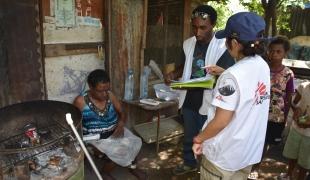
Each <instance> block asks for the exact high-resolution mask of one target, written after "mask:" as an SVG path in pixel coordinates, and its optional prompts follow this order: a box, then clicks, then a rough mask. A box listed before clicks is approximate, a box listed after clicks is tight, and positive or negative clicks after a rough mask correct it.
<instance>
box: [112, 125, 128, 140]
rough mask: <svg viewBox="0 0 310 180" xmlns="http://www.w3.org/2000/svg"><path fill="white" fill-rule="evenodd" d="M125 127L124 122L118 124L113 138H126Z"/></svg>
mask: <svg viewBox="0 0 310 180" xmlns="http://www.w3.org/2000/svg"><path fill="white" fill-rule="evenodd" d="M124 126H125V123H124V122H123V121H119V122H118V123H117V126H116V128H115V130H114V133H113V134H112V136H113V137H116V138H118V137H123V136H124Z"/></svg>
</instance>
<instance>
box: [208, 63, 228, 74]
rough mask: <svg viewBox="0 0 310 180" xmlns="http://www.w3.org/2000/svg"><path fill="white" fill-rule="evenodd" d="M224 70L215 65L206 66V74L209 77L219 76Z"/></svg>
mask: <svg viewBox="0 0 310 180" xmlns="http://www.w3.org/2000/svg"><path fill="white" fill-rule="evenodd" d="M224 71H225V69H223V68H221V67H220V66H217V65H210V66H206V73H208V74H211V75H217V76H218V75H221V74H222V73H223V72H224Z"/></svg>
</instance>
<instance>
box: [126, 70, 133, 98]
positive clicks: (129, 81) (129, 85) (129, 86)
mask: <svg viewBox="0 0 310 180" xmlns="http://www.w3.org/2000/svg"><path fill="white" fill-rule="evenodd" d="M133 88H134V77H133V69H128V72H127V76H126V80H125V93H124V99H125V100H127V101H130V100H133Z"/></svg>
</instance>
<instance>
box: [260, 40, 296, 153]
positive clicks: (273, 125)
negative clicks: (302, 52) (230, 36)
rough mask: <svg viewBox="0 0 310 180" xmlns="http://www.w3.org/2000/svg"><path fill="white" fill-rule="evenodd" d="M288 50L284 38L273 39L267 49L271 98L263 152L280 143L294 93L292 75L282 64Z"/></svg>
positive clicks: (288, 47)
mask: <svg viewBox="0 0 310 180" xmlns="http://www.w3.org/2000/svg"><path fill="white" fill-rule="evenodd" d="M289 50H290V42H289V40H288V39H287V38H286V37H284V36H277V37H275V39H274V40H272V41H271V42H270V44H269V47H268V59H269V67H270V76H271V77H270V78H271V79H270V83H271V93H270V95H271V97H270V108H269V117H268V125H267V133H266V141H265V150H266V149H267V147H268V146H269V145H276V144H278V143H280V142H281V141H282V132H283V130H284V127H285V123H286V119H287V114H288V110H289V108H290V104H289V102H291V101H290V100H291V98H292V94H293V93H294V82H293V80H294V74H293V72H292V71H291V70H290V69H289V68H288V67H285V66H284V65H283V64H282V60H283V59H284V58H285V57H286V55H287V53H288V51H289Z"/></svg>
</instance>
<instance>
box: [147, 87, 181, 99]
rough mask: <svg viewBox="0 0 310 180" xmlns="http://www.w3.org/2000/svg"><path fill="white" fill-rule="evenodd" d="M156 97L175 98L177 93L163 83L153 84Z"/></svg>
mask: <svg viewBox="0 0 310 180" xmlns="http://www.w3.org/2000/svg"><path fill="white" fill-rule="evenodd" d="M153 88H154V90H155V94H156V97H157V98H159V99H162V100H165V101H170V100H177V99H178V98H179V94H178V93H177V92H176V91H175V90H173V89H171V88H170V87H169V86H167V85H166V84H164V83H161V84H155V85H154V86H153Z"/></svg>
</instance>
